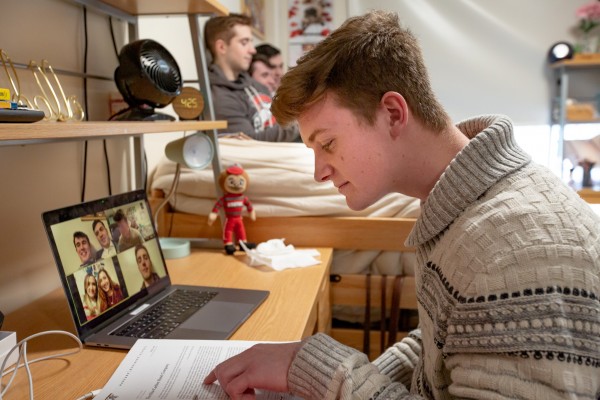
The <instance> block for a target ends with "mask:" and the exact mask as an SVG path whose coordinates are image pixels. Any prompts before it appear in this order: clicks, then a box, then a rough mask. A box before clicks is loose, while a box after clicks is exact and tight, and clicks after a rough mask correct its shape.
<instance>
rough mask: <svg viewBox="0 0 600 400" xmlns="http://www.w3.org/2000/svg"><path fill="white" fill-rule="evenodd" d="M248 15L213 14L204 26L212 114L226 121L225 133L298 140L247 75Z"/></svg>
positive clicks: (266, 92) (249, 50)
mask: <svg viewBox="0 0 600 400" xmlns="http://www.w3.org/2000/svg"><path fill="white" fill-rule="evenodd" d="M250 26H251V20H250V18H249V17H247V16H244V15H238V14H230V15H228V16H224V17H213V18H211V19H209V20H208V21H207V22H206V25H205V26H204V39H205V41H206V47H207V48H208V50H209V51H210V53H211V55H212V58H213V62H212V64H211V65H210V66H209V67H208V76H209V79H210V85H211V91H212V98H213V105H214V108H215V117H216V118H217V119H218V120H226V121H227V124H228V126H227V128H226V129H224V130H222V131H223V132H228V133H238V132H242V133H244V134H246V135H247V136H249V137H251V138H253V139H256V140H264V141H269V142H293V141H299V140H300V135H299V132H298V128H297V127H296V125H292V126H290V127H288V128H285V129H284V128H282V127H281V126H279V125H278V124H277V122H276V121H275V118H274V117H273V115H272V114H271V101H272V100H271V93H270V91H269V89H268V88H266V87H265V86H264V85H261V84H260V83H258V82H256V81H255V80H254V79H252V78H251V77H250V75H248V72H247V71H248V68H249V67H250V62H251V61H252V56H253V55H254V54H255V53H256V50H255V49H254V45H253V44H252V29H251V27H250Z"/></svg>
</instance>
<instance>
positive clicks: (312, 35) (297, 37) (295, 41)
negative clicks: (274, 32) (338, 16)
mask: <svg viewBox="0 0 600 400" xmlns="http://www.w3.org/2000/svg"><path fill="white" fill-rule="evenodd" d="M288 4H289V8H288V32H289V51H288V55H289V60H288V63H289V66H294V65H296V60H297V59H298V58H299V57H300V56H302V55H303V54H304V53H306V52H308V51H310V50H311V49H312V48H313V47H314V46H315V45H316V44H317V43H319V42H320V41H321V40H323V38H325V37H326V36H327V35H329V33H330V32H331V31H332V30H333V24H332V20H333V6H332V1H331V0H289V3H288Z"/></svg>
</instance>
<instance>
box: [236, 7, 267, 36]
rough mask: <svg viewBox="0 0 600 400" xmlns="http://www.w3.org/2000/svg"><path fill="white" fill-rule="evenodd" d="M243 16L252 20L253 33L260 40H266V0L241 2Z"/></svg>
mask: <svg viewBox="0 0 600 400" xmlns="http://www.w3.org/2000/svg"><path fill="white" fill-rule="evenodd" d="M241 1H242V3H241V10H242V14H244V15H247V16H249V17H250V18H252V31H253V32H254V34H255V35H256V36H258V37H259V38H260V39H264V38H265V0H241Z"/></svg>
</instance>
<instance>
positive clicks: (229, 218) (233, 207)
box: [208, 166, 256, 254]
mask: <svg viewBox="0 0 600 400" xmlns="http://www.w3.org/2000/svg"><path fill="white" fill-rule="evenodd" d="M219 183H220V184H221V188H222V189H223V191H224V192H225V195H224V196H222V197H221V198H220V199H219V200H218V201H217V202H216V203H215V206H214V207H213V209H212V212H211V213H210V215H209V216H208V223H209V225H210V224H212V223H213V222H214V220H215V219H216V218H217V213H218V212H219V210H220V209H221V208H223V211H224V212H225V227H224V229H223V243H224V244H225V251H226V252H227V254H233V253H234V252H235V245H234V244H233V235H234V234H235V238H236V240H237V241H238V242H244V244H246V246H248V247H249V248H253V247H255V245H254V244H253V243H249V242H248V241H247V239H246V230H245V229H244V220H243V217H242V212H243V211H244V207H245V208H246V209H247V210H248V212H249V213H250V218H251V219H252V220H255V219H256V214H255V212H254V208H253V207H252V203H250V200H248V197H247V196H246V195H244V192H245V191H246V189H247V187H248V175H247V174H246V172H245V171H244V170H243V169H242V168H241V167H239V166H233V167H229V168H227V169H226V170H225V171H223V172H222V173H221V176H219Z"/></svg>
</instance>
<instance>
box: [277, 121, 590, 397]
mask: <svg viewBox="0 0 600 400" xmlns="http://www.w3.org/2000/svg"><path fill="white" fill-rule="evenodd" d="M458 128H459V129H460V130H461V131H462V132H463V133H464V134H465V135H466V136H468V137H469V138H471V141H470V143H469V144H468V145H467V146H466V147H465V148H464V149H463V150H462V151H461V152H460V153H459V154H458V155H457V157H456V158H455V159H454V160H453V161H452V162H451V164H450V165H449V166H448V168H447V169H446V171H445V172H444V174H443V175H442V176H441V177H440V180H439V181H438V182H437V184H436V186H435V187H434V189H433V190H432V192H431V193H430V195H429V197H428V198H427V200H426V202H425V203H424V204H423V206H422V210H421V211H422V212H421V216H420V218H419V219H418V221H417V223H416V225H415V227H414V229H413V231H412V232H411V235H410V236H409V238H408V240H407V244H409V245H411V246H416V247H417V260H418V265H419V267H418V270H417V272H416V282H417V299H418V302H419V324H420V330H417V331H415V332H412V333H411V334H410V335H409V336H408V337H407V338H404V339H403V340H402V341H401V342H399V343H397V344H396V345H394V346H392V347H391V348H389V349H388V350H387V351H386V352H385V353H384V354H382V355H381V356H380V357H379V358H378V359H377V360H375V361H374V362H373V363H369V361H368V360H367V358H366V356H365V355H363V354H362V353H359V352H357V351H356V350H354V349H351V348H349V347H346V346H344V345H341V344H339V343H337V342H336V341H334V340H333V339H331V338H329V337H328V336H325V335H323V334H317V335H315V336H312V337H310V338H308V339H307V340H306V341H305V343H304V345H303V346H302V348H301V350H300V351H299V352H298V354H297V356H296V358H295V359H294V361H293V363H292V366H291V368H290V370H289V373H288V381H289V386H290V390H291V391H292V392H293V393H295V394H297V395H298V396H301V397H304V398H313V399H335V398H341V399H404V398H407V399H408V398H426V399H434V398H435V399H453V398H467V399H479V400H482V399H508V398H511V399H515V398H516V399H544V400H546V399H564V398H570V399H593V400H596V399H598V398H600V397H599V396H600V301H599V298H598V296H599V295H600V218H599V217H598V216H597V215H595V214H594V213H593V212H592V211H591V209H590V207H589V206H588V205H587V204H585V203H584V202H583V201H582V200H581V199H580V198H579V197H578V196H577V194H576V193H575V192H573V191H572V190H571V189H569V188H568V187H566V186H565V185H564V184H562V182H561V181H560V180H559V179H558V178H557V177H556V176H555V175H554V174H553V173H552V172H550V171H548V170H547V169H545V168H543V167H541V166H538V165H535V164H534V163H532V162H531V161H530V158H529V156H528V155H527V154H526V153H525V152H523V150H521V149H520V148H519V147H518V146H517V144H516V142H515V140H514V138H513V133H512V124H511V122H510V120H509V119H508V118H506V117H503V116H486V117H479V118H474V119H470V120H467V121H464V122H462V123H460V124H459V125H458Z"/></svg>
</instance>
